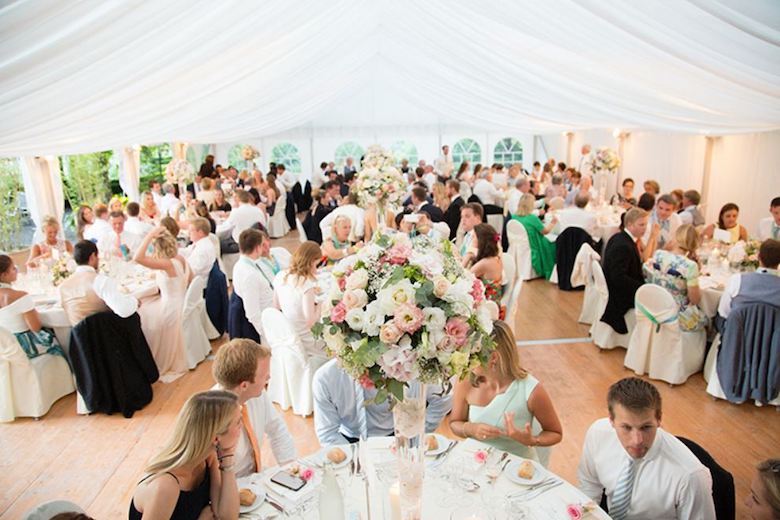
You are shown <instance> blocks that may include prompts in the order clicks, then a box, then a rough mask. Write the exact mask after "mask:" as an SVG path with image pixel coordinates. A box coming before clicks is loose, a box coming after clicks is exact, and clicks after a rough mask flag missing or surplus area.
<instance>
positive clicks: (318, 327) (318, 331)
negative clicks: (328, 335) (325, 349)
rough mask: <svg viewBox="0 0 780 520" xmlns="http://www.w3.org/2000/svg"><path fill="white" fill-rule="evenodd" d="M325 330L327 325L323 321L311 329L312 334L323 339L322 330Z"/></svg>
mask: <svg viewBox="0 0 780 520" xmlns="http://www.w3.org/2000/svg"><path fill="white" fill-rule="evenodd" d="M324 328H325V324H324V323H322V322H321V321H318V322H317V323H315V324H314V325H312V327H311V333H312V335H313V336H314V337H315V338H321V337H322V330H323V329H324Z"/></svg>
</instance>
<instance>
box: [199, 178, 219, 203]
mask: <svg viewBox="0 0 780 520" xmlns="http://www.w3.org/2000/svg"><path fill="white" fill-rule="evenodd" d="M200 187H201V188H202V189H201V190H200V192H199V193H198V194H197V195H196V196H195V198H196V199H197V200H200V201H203V202H204V203H205V204H206V207H209V206H210V205H211V204H214V198H215V197H216V196H217V195H216V190H215V188H214V179H210V178H208V177H206V178H204V179H203V180H202V181H200Z"/></svg>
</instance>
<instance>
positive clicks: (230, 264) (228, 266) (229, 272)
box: [222, 253, 241, 281]
mask: <svg viewBox="0 0 780 520" xmlns="http://www.w3.org/2000/svg"><path fill="white" fill-rule="evenodd" d="M240 258H241V253H227V254H224V255H222V262H224V263H223V264H222V265H223V266H224V269H225V270H224V272H225V276H227V278H228V280H231V281H232V280H233V268H234V267H236V264H237V263H238V261H239V259H240Z"/></svg>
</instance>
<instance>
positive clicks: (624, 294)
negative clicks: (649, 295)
mask: <svg viewBox="0 0 780 520" xmlns="http://www.w3.org/2000/svg"><path fill="white" fill-rule="evenodd" d="M647 220H648V215H647V212H646V211H645V210H643V209H640V208H631V209H630V210H628V211H627V212H626V214H625V218H624V221H623V224H624V226H623V230H622V231H621V232H620V233H616V234H615V235H613V236H612V238H610V239H609V242H607V247H606V249H605V250H604V260H603V265H604V277H605V278H606V280H607V288H608V289H609V299H608V300H607V307H606V309H605V310H604V315H603V316H601V321H603V322H604V323H606V324H607V325H609V326H610V327H612V328H613V329H614V330H615V332H617V333H618V334H627V333H628V327H627V326H626V320H625V314H626V312H628V310H629V309H633V308H634V295H635V294H636V291H637V289H639V287H640V286H641V285H642V284H644V283H645V279H644V277H643V276H642V254H643V244H642V238H641V237H642V236H643V235H644V234H645V229H646V228H647Z"/></svg>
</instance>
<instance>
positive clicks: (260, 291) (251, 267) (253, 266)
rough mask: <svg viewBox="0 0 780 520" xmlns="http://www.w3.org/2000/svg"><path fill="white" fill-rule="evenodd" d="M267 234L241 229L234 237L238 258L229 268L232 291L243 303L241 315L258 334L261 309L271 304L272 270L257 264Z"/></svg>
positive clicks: (261, 325)
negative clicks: (238, 234) (239, 251)
mask: <svg viewBox="0 0 780 520" xmlns="http://www.w3.org/2000/svg"><path fill="white" fill-rule="evenodd" d="M270 244H271V241H270V239H269V238H268V235H266V234H265V233H263V232H262V231H258V230H257V229H245V230H244V231H243V232H241V236H239V237H238V245H239V248H240V250H241V258H240V259H239V260H238V262H236V266H235V267H234V268H233V292H235V293H236V296H238V297H239V298H241V300H242V302H243V304H244V315H245V316H246V319H247V321H248V322H249V323H251V324H252V326H253V327H254V328H255V331H257V334H258V336H259V337H260V338H264V337H265V335H264V334H263V321H262V314H263V311H264V310H266V309H268V308H270V307H273V305H274V287H273V279H274V274H273V271H271V270H270V269H267V268H265V266H263V265H262V264H261V262H262V258H263V251H264V250H268V249H270Z"/></svg>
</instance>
